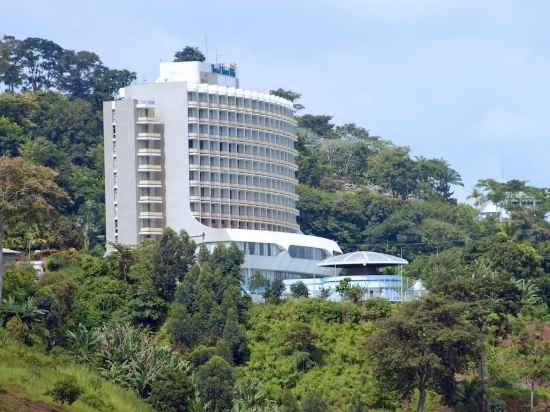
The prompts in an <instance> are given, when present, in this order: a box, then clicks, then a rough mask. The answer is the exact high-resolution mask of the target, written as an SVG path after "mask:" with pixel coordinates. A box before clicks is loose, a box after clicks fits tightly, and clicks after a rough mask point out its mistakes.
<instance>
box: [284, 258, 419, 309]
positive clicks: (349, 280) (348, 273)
mask: <svg viewBox="0 0 550 412" xmlns="http://www.w3.org/2000/svg"><path fill="white" fill-rule="evenodd" d="M408 264H409V262H408V261H407V260H405V259H402V258H399V257H396V256H391V255H387V254H384V253H377V252H367V251H358V252H351V253H346V254H345V255H339V256H332V257H328V258H326V259H324V260H323V261H321V262H319V263H318V264H317V265H318V266H320V267H322V268H327V269H331V270H332V271H333V273H332V276H327V277H319V278H315V279H289V280H285V281H284V283H285V287H286V290H285V295H290V294H291V287H292V285H293V284H295V283H297V282H303V283H304V284H305V285H306V287H307V288H308V291H309V296H311V297H319V296H323V295H324V296H326V297H327V298H328V299H331V300H340V299H341V298H342V296H341V294H340V293H339V290H338V289H339V287H340V288H341V285H342V281H344V282H346V285H347V287H349V288H356V289H357V291H358V293H359V295H360V296H359V299H361V300H364V299H373V298H383V299H387V300H390V301H393V302H401V301H406V300H410V299H414V298H416V297H418V296H420V295H422V294H423V293H424V292H425V289H424V287H423V286H422V282H420V281H413V282H408V281H407V280H406V279H405V280H404V278H403V276H402V275H401V274H384V273H382V270H381V269H383V268H388V267H401V266H403V265H408ZM400 272H401V271H400Z"/></svg>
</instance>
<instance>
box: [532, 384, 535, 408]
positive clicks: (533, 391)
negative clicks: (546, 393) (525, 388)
mask: <svg viewBox="0 0 550 412" xmlns="http://www.w3.org/2000/svg"><path fill="white" fill-rule="evenodd" d="M534 410H535V382H531V412H533V411H534Z"/></svg>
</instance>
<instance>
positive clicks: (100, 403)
mask: <svg viewBox="0 0 550 412" xmlns="http://www.w3.org/2000/svg"><path fill="white" fill-rule="evenodd" d="M80 401H81V402H83V403H85V404H86V405H88V406H91V407H92V408H94V409H97V410H98V411H100V412H112V411H114V408H113V405H112V404H111V403H109V402H105V401H104V400H103V399H101V398H99V397H98V396H96V395H92V394H84V395H82V396H81V397H80Z"/></svg>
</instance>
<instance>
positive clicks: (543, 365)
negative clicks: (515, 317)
mask: <svg viewBox="0 0 550 412" xmlns="http://www.w3.org/2000/svg"><path fill="white" fill-rule="evenodd" d="M542 335H543V333H542V331H537V332H536V333H534V334H533V333H529V331H528V330H524V331H523V333H521V334H520V336H519V337H518V339H516V345H517V355H518V357H519V359H520V360H521V366H520V373H521V375H522V376H523V377H524V378H525V379H526V380H527V382H528V384H529V391H530V392H531V399H530V409H531V411H534V410H535V390H536V388H537V386H539V385H543V384H545V383H547V382H548V381H549V380H550V343H548V342H545V341H544V338H543V336H542Z"/></svg>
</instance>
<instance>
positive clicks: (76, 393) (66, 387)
mask: <svg viewBox="0 0 550 412" xmlns="http://www.w3.org/2000/svg"><path fill="white" fill-rule="evenodd" d="M82 394H83V391H82V389H81V388H80V386H78V385H77V383H76V380H75V379H74V378H73V377H67V378H64V379H62V380H60V381H57V382H56V383H55V384H54V386H53V388H52V389H50V390H49V391H48V392H47V393H46V395H48V396H51V397H52V399H53V400H54V401H56V402H59V403H61V404H64V403H65V402H67V403H68V404H69V405H72V404H73V403H74V402H75V401H76V400H77V399H78V398H79V397H80V396H81V395H82Z"/></svg>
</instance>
